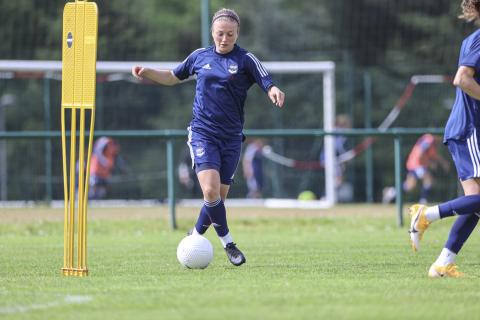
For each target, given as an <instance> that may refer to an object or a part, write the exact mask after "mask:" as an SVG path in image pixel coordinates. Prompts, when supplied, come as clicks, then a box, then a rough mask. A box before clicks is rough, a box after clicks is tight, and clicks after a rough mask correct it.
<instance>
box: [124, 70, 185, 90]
mask: <svg viewBox="0 0 480 320" xmlns="http://www.w3.org/2000/svg"><path fill="white" fill-rule="evenodd" d="M132 75H133V76H134V77H135V78H136V79H138V80H143V79H144V78H146V79H149V80H152V81H154V82H157V83H159V84H163V85H166V86H173V85H175V84H177V83H180V80H179V79H178V78H177V77H176V76H175V75H174V74H173V72H172V71H171V70H155V69H150V68H144V67H141V66H133V67H132Z"/></svg>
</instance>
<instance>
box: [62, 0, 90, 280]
mask: <svg viewBox="0 0 480 320" xmlns="http://www.w3.org/2000/svg"><path fill="white" fill-rule="evenodd" d="M97 29H98V9H97V5H96V3H94V2H87V0H85V1H83V0H76V1H75V2H69V3H67V4H66V5H65V8H64V11H63V38H62V43H63V44H62V115H61V121H62V158H63V161H62V165H63V183H64V193H65V194H64V200H65V206H64V210H65V212H64V219H65V221H64V261H63V268H62V271H63V274H64V275H67V276H68V275H73V276H86V275H88V268H87V249H86V247H87V235H86V232H87V207H88V205H87V204H88V181H89V178H90V157H91V155H92V145H93V133H94V123H95V89H96V87H95V76H96V60H97ZM67 110H70V111H71V112H70V145H67V139H66V130H67V128H66V122H67V119H66V118H67V115H66V111H67ZM77 111H78V112H77ZM87 111H89V113H88V114H87ZM77 116H78V118H77ZM88 116H90V128H89V131H88V134H89V139H88V148H87V150H85V134H86V130H85V129H86V124H87V120H86V119H87V117H88ZM77 126H78V135H79V138H78V141H77ZM77 142H78V144H77ZM68 148H70V158H69V159H67V154H68V152H67V149H68ZM77 148H78V153H77ZM85 151H87V152H85ZM77 155H78V157H77ZM67 168H68V169H67ZM77 169H78V172H77ZM77 175H78V180H77ZM76 181H78V185H77V183H76ZM76 193H78V197H77V196H76ZM76 204H77V205H78V206H77V207H75V205H76ZM75 226H76V228H75ZM75 234H76V240H77V241H76V244H77V248H76V255H75V248H74V247H75ZM75 258H76V263H75Z"/></svg>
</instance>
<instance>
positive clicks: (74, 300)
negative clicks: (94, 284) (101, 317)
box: [0, 295, 93, 314]
mask: <svg viewBox="0 0 480 320" xmlns="http://www.w3.org/2000/svg"><path fill="white" fill-rule="evenodd" d="M92 300H93V299H92V297H90V296H71V295H68V296H66V297H65V298H64V299H63V300H60V301H55V302H49V303H39V304H31V305H26V306H22V305H16V306H11V307H3V308H0V314H15V313H26V312H30V311H34V310H44V309H49V308H55V307H59V306H61V305H64V304H83V303H88V302H90V301H92Z"/></svg>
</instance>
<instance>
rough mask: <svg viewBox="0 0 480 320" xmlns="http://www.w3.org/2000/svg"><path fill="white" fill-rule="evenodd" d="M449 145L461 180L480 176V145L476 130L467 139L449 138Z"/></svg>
mask: <svg viewBox="0 0 480 320" xmlns="http://www.w3.org/2000/svg"><path fill="white" fill-rule="evenodd" d="M447 146H448V150H449V151H450V154H451V155H452V158H453V162H454V163H455V167H456V168H457V174H458V178H459V179H460V180H461V181H465V180H468V179H472V178H479V177H480V147H479V145H478V134H477V131H476V130H475V131H474V132H473V133H472V134H471V135H470V136H469V137H468V139H467V140H465V141H461V140H448V141H447Z"/></svg>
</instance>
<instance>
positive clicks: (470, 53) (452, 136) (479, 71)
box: [444, 30, 480, 142]
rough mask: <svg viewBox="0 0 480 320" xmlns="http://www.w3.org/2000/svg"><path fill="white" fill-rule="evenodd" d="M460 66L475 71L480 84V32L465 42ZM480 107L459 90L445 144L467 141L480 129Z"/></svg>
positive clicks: (479, 104) (449, 121)
mask: <svg viewBox="0 0 480 320" xmlns="http://www.w3.org/2000/svg"><path fill="white" fill-rule="evenodd" d="M458 66H459V67H460V66H466V67H471V68H473V69H475V76H474V77H475V80H476V81H477V82H478V83H480V30H477V31H476V32H474V33H472V34H471V35H470V36H468V37H467V38H466V39H465V40H463V42H462V48H461V49H460V57H459V61H458ZM479 107H480V101H478V100H476V99H474V98H472V97H471V96H469V95H468V94H466V93H465V92H463V91H462V90H461V89H460V88H457V89H456V98H455V103H454V104H453V108H452V112H451V113H450V117H449V118H448V121H447V125H446V127H445V136H444V142H447V140H465V139H466V138H467V137H469V136H470V135H471V134H472V132H473V131H474V130H475V128H480V115H479ZM477 131H479V130H477Z"/></svg>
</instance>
